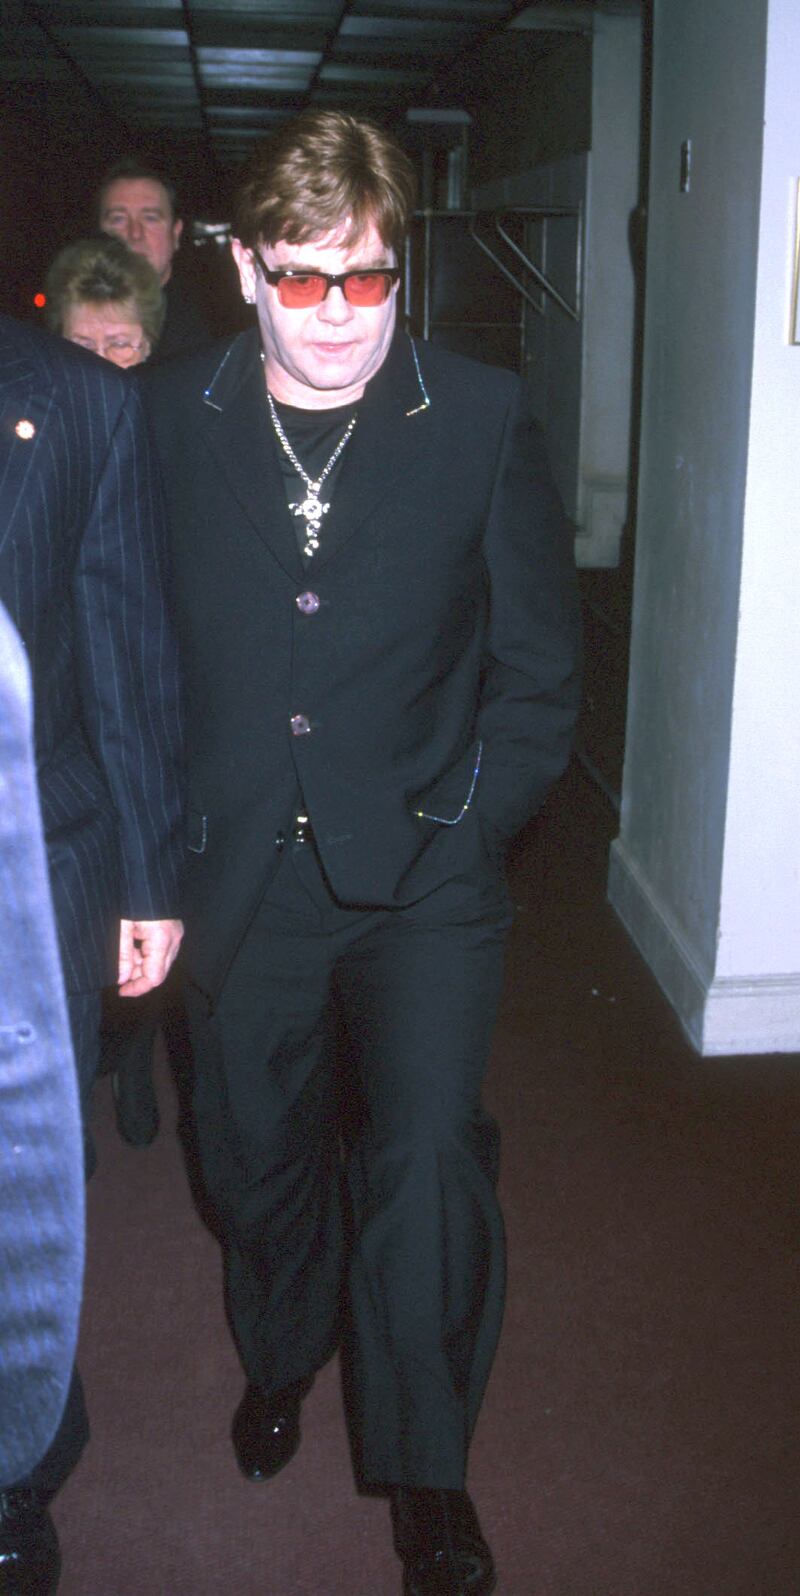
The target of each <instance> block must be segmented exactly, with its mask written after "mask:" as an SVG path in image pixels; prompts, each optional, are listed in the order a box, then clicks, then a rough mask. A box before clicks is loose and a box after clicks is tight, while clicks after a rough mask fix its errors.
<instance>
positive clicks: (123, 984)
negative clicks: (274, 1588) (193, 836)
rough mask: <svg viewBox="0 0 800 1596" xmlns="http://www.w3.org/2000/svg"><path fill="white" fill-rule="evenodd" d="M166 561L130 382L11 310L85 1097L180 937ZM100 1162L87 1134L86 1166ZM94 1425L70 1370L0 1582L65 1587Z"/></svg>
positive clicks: (13, 408) (50, 830)
mask: <svg viewBox="0 0 800 1596" xmlns="http://www.w3.org/2000/svg"><path fill="white" fill-rule="evenodd" d="M163 563H164V549H163V509H162V502H161V497H160V494H159V491H158V483H157V481H156V480H155V478H154V474H153V469H152V460H151V455H150V451H149V443H148V437H147V432H146V428H145V426H144V420H143V417H142V414H141V406H140V402H139V396H138V392H137V390H136V388H135V387H134V385H133V384H132V383H131V381H130V379H129V378H128V377H127V376H126V374H125V373H124V372H120V371H118V370H117V369H116V368H115V367H114V366H113V365H112V364H111V363H109V362H108V361H101V360H98V359H96V357H95V356H94V355H90V354H87V353H85V352H84V351H83V350H80V349H78V348H76V347H75V346H74V345H73V344H70V343H68V342H67V341H66V340H63V339H60V338H53V337H51V336H50V335H49V334H47V333H43V332H41V331H40V330H39V329H38V328H33V327H27V326H22V325H20V324H18V323H15V322H13V321H10V320H9V319H8V318H7V317H0V599H2V601H3V602H4V603H5V605H6V607H7V609H8V611H9V613H10V615H11V617H12V619H13V621H14V623H15V625H16V627H17V630H18V632H19V634H20V636H21V638H22V640H23V642H24V644H25V647H26V649H27V654H28V660H29V664H30V671H31V679H32V685H33V700H34V717H35V719H34V726H35V748H36V772H37V782H38V791H39V801H40V804H41V811H42V822H43V827H44V836H45V846H46V850H47V858H48V865H49V872H50V885H51V890H52V895H53V906H54V911H55V918H56V925H57V927H58V933H59V945H60V954H61V962H62V968H63V972H64V979H65V986H66V991H67V1005H68V1010H69V1018H70V1025H71V1031H72V1041H73V1047H74V1052H75V1060H76V1064H77V1068H78V1080H79V1085H80V1091H81V1096H82V1099H83V1103H84V1107H85V1105H86V1102H87V1100H88V1095H89V1092H90V1089H91V1085H92V1081H93V1078H94V1074H95V1071H96V1067H97V1053H98V1042H99V1020H100V992H101V989H102V988H103V987H104V986H106V985H108V984H110V983H116V984H117V986H118V988H119V991H120V992H121V993H122V994H124V995H125V996H126V997H136V996H138V995H140V994H142V993H144V992H148V991H151V990H152V989H153V988H154V987H156V986H158V985H159V984H160V983H161V981H163V980H164V978H165V976H166V974H167V972H168V970H169V968H170V966H171V964H172V962H173V960H174V958H175V955H176V953H177V950H178V946H179V943H180V938H181V934H182V926H181V923H180V921H179V920H177V919H176V918H175V915H176V912H177V893H178V885H177V877H178V868H179V863H180V848H181V832H180V825H181V791H180V775H179V772H180V768H181V767H180V761H181V747H180V713H179V697H178V687H177V666H176V659H175V651H174V643H173V639H172V635H171V632H170V627H169V624H168V622H167V617H166V612H165V601H164V588H163V575H164V572H163ZM92 1156H93V1155H92V1152H91V1146H90V1141H89V1139H88V1136H87V1159H88V1165H89V1168H91V1163H92ZM87 1436H88V1425H87V1420H86V1412H85V1406H84V1402H83V1395H82V1391H81V1387H80V1381H79V1379H78V1377H77V1375H75V1377H74V1378H73V1381H72V1385H71V1388H70V1393H69V1396H68V1398H67V1404H66V1409H65V1413H64V1418H63V1420H62V1423H61V1425H60V1426H59V1429H58V1432H57V1433H56V1436H55V1439H54V1440H53V1442H52V1444H51V1446H50V1447H49V1449H48V1451H47V1452H46V1453H45V1455H44V1457H43V1458H42V1459H41V1461H40V1462H39V1463H38V1464H37V1465H36V1467H35V1468H34V1469H32V1470H31V1471H29V1473H28V1474H27V1475H26V1476H25V1477H24V1478H22V1479H20V1480H18V1481H16V1482H14V1484H15V1488H14V1489H12V1490H10V1491H7V1492H5V1493H4V1494H3V1498H2V1504H0V1590H3V1591H4V1592H5V1591H6V1590H8V1591H13V1592H14V1593H15V1596H16V1592H17V1591H27V1590H36V1591H37V1592H38V1591H40V1590H45V1591H47V1590H50V1589H54V1588H55V1585H54V1584H53V1583H50V1584H48V1583H43V1582H42V1580H41V1578H40V1572H41V1570H40V1564H41V1553H42V1545H43V1543H44V1542H45V1540H47V1541H48V1543H49V1544H52V1542H54V1533H53V1530H52V1524H51V1523H50V1520H49V1517H48V1515H47V1512H46V1504H47V1502H48V1500H49V1499H50V1498H51V1497H52V1496H53V1495H54V1494H55V1492H56V1491H57V1490H58V1489H59V1487H60V1486H61V1484H62V1483H63V1481H64V1480H65V1479H66V1477H67V1475H68V1474H69V1472H70V1471H71V1469H72V1468H73V1467H74V1465H75V1463H76V1462H77V1460H78V1458H79V1456H80V1453H81V1451H82V1448H83V1446H84V1444H85V1442H86V1439H87ZM51 1565H52V1566H51V1574H52V1579H53V1580H56V1579H57V1567H56V1566H55V1564H53V1560H52V1558H51ZM32 1568H35V1570H36V1573H35V1577H34V1575H32V1574H31V1569H32ZM3 1580H5V1584H3V1583H2V1581H3Z"/></svg>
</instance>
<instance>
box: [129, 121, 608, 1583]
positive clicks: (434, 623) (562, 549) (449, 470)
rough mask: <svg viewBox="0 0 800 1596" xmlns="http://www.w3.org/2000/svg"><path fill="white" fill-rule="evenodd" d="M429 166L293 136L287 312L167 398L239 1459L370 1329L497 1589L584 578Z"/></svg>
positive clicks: (420, 1486)
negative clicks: (494, 1052) (511, 1294)
mask: <svg viewBox="0 0 800 1596" xmlns="http://www.w3.org/2000/svg"><path fill="white" fill-rule="evenodd" d="M413 195H414V173H413V169H412V168H411V166H410V164H409V162H408V160H407V158H406V157H405V155H404V154H403V153H402V151H401V150H400V149H399V148H398V147H397V145H395V144H394V143H393V141H392V140H391V139H389V138H388V137H387V136H386V135H385V134H384V133H383V132H382V131H380V130H379V129H378V128H376V127H373V126H372V125H371V124H369V123H365V122H361V121H357V120H355V119H354V118H352V117H350V116H345V115H342V114H340V113H337V112H328V111H315V112H307V113H305V114H304V115H303V116H301V117H300V118H299V119H297V120H296V121H294V122H291V123H289V124H287V125H286V126H285V127H283V128H281V129H279V130H278V132H277V134H276V135H275V136H274V137H273V138H272V139H271V140H270V141H269V142H268V143H267V144H266V145H265V146H264V147H263V148H262V149H261V150H260V151H259V152H258V154H257V155H256V157H255V160H254V162H253V164H252V165H251V167H250V170H249V172H248V174H247V176H246V178H245V181H244V183H243V185H242V188H241V190H240V195H239V201H238V205H237V209H236V214H235V218H234V231H235V241H234V246H233V248H234V255H235V259H236V262H237V266H238V270H239V276H240V280H241V286H242V292H243V294H244V297H245V299H246V300H247V301H249V302H251V303H255V306H256V311H257V316H258V328H257V329H254V330H253V331H252V332H244V333H242V334H240V335H239V337H238V338H236V339H235V340H234V341H233V342H232V343H229V344H227V345H226V346H225V347H223V348H222V349H219V350H217V351H214V352H208V353H207V354H204V355H203V356H202V357H193V358H191V359H189V360H187V361H181V362H178V363H177V364H173V365H172V367H171V368H170V367H167V366H165V367H163V368H162V369H161V370H160V371H159V372H156V373H154V375H153V378H152V379H151V382H150V384H149V385H148V396H149V399H150V402H151V403H152V407H153V414H154V418H155V424H156V434H157V441H158V445H159V450H160V454H161V460H162V467H163V474H164V481H165V486H166V493H167V502H168V513H169V516H170V520H171V533H172V542H173V549H174V576H175V598H176V610H177V623H178V631H179V645H180V647H181V648H182V666H183V672H184V680H185V686H186V694H187V711H188V721H189V723H188V784H189V793H188V799H189V810H188V831H187V844H188V848H189V859H190V861H191V863H190V870H189V879H188V885H187V896H186V900H185V906H186V916H185V917H186V922H187V933H186V946H185V953H186V958H185V967H186V974H187V978H188V979H187V990H186V1001H187V1007H188V1010H189V1016H190V1023H191V1029H192V1037H193V1044H194V1052H195V1063H196V1090H195V1111H196V1119H197V1130H198V1140H199V1148H200V1155H201V1161H202V1164H203V1168H204V1172H205V1178H206V1182H207V1186H208V1189H209V1191H210V1194H211V1197H212V1199H213V1201H214V1203H215V1205H216V1209H217V1213H218V1217H219V1221H220V1226H221V1233H222V1236H223V1241H224V1247H225V1260H226V1271H227V1300H228V1306H229V1311H230V1315H231V1321H232V1325H233V1331H234V1335H235V1338H236V1342H237V1346H238V1350H239V1354H240V1357H241V1360H242V1364H243V1367H244V1371H245V1375H246V1381H247V1384H246V1388H245V1392H244V1396H243V1398H242V1401H241V1403H240V1406H239V1408H238V1410H237V1412H236V1414H235V1416H234V1421H233V1442H234V1448H235V1452H236V1456H237V1459H238V1462H239V1466H240V1468H241V1469H242V1471H243V1473H244V1474H245V1475H246V1476H247V1477H248V1478H250V1479H254V1480H263V1479H268V1478H270V1477H271V1476H273V1475H274V1474H276V1473H277V1472H278V1470H279V1469H281V1468H282V1467H283V1466H284V1465H285V1464H286V1463H288V1461H289V1459H290V1458H291V1457H292V1455H293V1453H294V1451H295V1450H296V1448H297V1446H298V1443H299V1439H300V1409H301V1404H302V1401H303V1398H304V1396H305V1395H306V1393H307V1392H308V1390H309V1388H310V1386H311V1383H312V1381H313V1378H314V1375H315V1372H316V1371H317V1370H318V1369H319V1368H320V1367H321V1366H322V1365H323V1364H324V1363H325V1361H326V1360H327V1359H328V1358H329V1357H330V1355H331V1353H332V1352H333V1350H334V1349H335V1347H336V1346H337V1345H338V1344H340V1343H341V1344H342V1346H343V1350H344V1352H345V1354H346V1358H347V1363H348V1374H349V1380H348V1389H349V1393H350V1398H351V1401H350V1408H351V1413H350V1417H351V1421H352V1424H351V1429H352V1434H353V1438H354V1442H355V1447H356V1454H357V1467H358V1473H359V1477H360V1479H361V1480H362V1481H363V1482H364V1483H365V1484H366V1485H368V1486H370V1487H372V1488H376V1487H377V1488H382V1489H383V1490H385V1491H387V1492H388V1494H389V1498H390V1503H391V1512H392V1520H393V1530H394V1540H395V1546H396V1549H397V1552H398V1554H399V1556H400V1559H401V1561H402V1565H403V1591H404V1596H488V1593H489V1592H490V1591H493V1590H494V1588H495V1584H496V1576H495V1572H494V1565H493V1560H492V1555H491V1552H490V1550H489V1547H488V1545H487V1543H486V1541H485V1539H484V1537H483V1534H482V1532H481V1529H480V1525H479V1523H478V1518H477V1515H476V1513H475V1509H474V1507H473V1505H472V1502H471V1500H470V1498H469V1496H468V1495H467V1493H466V1490H465V1474H466V1466H467V1450H468V1445H469V1440H470V1437H471V1434H472V1431H473V1427H474V1424H475V1421H476V1418H477V1415H478V1410H479V1407H480V1404H481V1399H482V1396H483V1392H484V1389H485V1386H486V1381H487V1379H488V1376H489V1371H490V1368H491V1365H492V1360H493V1357H494V1352H495V1347H496V1344H497V1338H498V1334H499V1329H500V1321H501V1315H502V1304H503V1295H504V1270H505V1262H504V1244H503V1225H502V1219H501V1215H500V1210H499V1207H498V1203H497V1197H496V1190H495V1187H496V1179H497V1151H498V1137H497V1130H496V1127H495V1125H494V1123H493V1121H492V1120H491V1119H490V1117H489V1116H488V1114H487V1113H486V1112H485V1110H484V1109H483V1107H482V1104H481V1085H482V1081H483V1076H484V1073H485V1069H486V1064H487V1059H488V1054H489V1046H490V1041H491V1035H492V1029H493V1025H494V1019H495V1014H496V1010H497V1004H498V1001H499V996H500V989H501V983H502V971H503V956H504V944H505V938H506V933H507V930H508V926H509V922H510V905H509V901H508V894H507V891H506V886H505V880H504V869H503V846H504V843H505V841H506V839H507V838H509V837H510V836H511V835H512V833H513V832H515V831H516V830H517V828H518V827H519V826H521V825H522V824H523V822H525V821H526V820H527V819H528V818H529V817H530V816H531V815H532V814H533V813H534V811H535V810H536V808H537V807H538V805H539V804H540V802H541V800H542V797H543V795H544V793H545V791H546V790H547V788H548V787H549V785H550V783H551V782H552V781H553V780H554V779H555V777H556V776H557V775H558V774H559V772H560V771H561V769H562V768H563V766H564V764H565V761H566V759H567V756H568V752H569V747H570V741H571V733H572V726H573V722H574V717H575V713H576V708H577V701H578V688H577V669H576V656H577V605H576V599H575V581H574V571H573V569H572V565H573V562H572V553H571V547H570V539H569V535H568V531H567V528H566V527H565V524H564V519H563V514H562V511H561V508H560V505H559V502H558V499H557V495H556V493H555V491H554V489H553V486H552V482H551V479H550V475H549V472H548V469H547V463H546V460H545V457H544V450H543V446H542V442H541V438H540V435H539V432H538V429H537V428H536V426H535V424H534V422H533V421H532V419H531V416H530V411H529V404H528V400H527V396H526V391H525V388H524V386H523V384H522V383H521V382H520V381H519V379H518V378H516V377H514V376H513V375H512V374H511V373H509V372H507V371H497V370H492V369H490V368H489V367H487V366H481V365H478V364H476V363H475V362H472V361H468V360H464V359H461V358H460V357H457V356H454V355H451V354H447V353H445V352H443V351H442V350H440V349H436V348H433V347H432V346H431V345H429V344H425V343H417V342H416V341H415V340H412V339H410V338H408V337H407V336H406V334H405V333H404V332H402V331H401V330H400V329H399V328H398V327H397V325H396V319H397V318H396V307H397V294H398V279H399V276H400V272H399V266H398V262H399V261H400V259H401V258H402V250H403V242H404V238H405V234H406V230H407V226H408V222H409V218H410V214H411V209H412V204H413ZM340 1025H341V1026H343V1028H344V1051H345V1055H346V1059H347V1067H348V1070H349V1076H348V1090H349V1092H350V1094H351V1102H352V1104H353V1105H354V1106H355V1112H354V1114H353V1115H352V1123H348V1133H349V1134H348V1136H347V1138H346V1146H345V1154H344V1159H342V1151H341V1149H342V1135H341V1133H342V1125H341V1122H340V1120H339V1117H338V1096H337V1076H336V1068H335V1059H336V1056H337V1055H336V1049H335V1046H334V1043H335V1042H336V1041H338V1040H339V1032H338V1027H339V1026H340ZM339 1057H341V1054H339ZM350 1118H351V1117H350V1116H348V1119H349V1120H350ZM343 1188H344V1189H345V1190H346V1198H344V1201H343V1195H344V1193H343ZM345 1204H346V1207H347V1217H345V1214H344V1208H345ZM345 1235H348V1236H349V1238H350V1241H349V1246H346V1245H345V1243H344V1239H343V1238H344V1236H345Z"/></svg>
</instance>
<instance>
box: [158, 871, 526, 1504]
mask: <svg viewBox="0 0 800 1596" xmlns="http://www.w3.org/2000/svg"><path fill="white" fill-rule="evenodd" d="M484 864H485V869H484V870H483V873H482V874H481V877H480V879H479V880H472V881H465V880H463V879H461V880H458V881H454V882H451V883H449V884H448V885H447V886H445V887H443V888H441V889H440V890H439V891H438V892H436V893H433V894H432V895H431V896H430V897H429V898H427V899H426V900H424V902H422V903H420V904H418V905H416V906H414V907H413V908H408V909H398V910H378V911H374V910H361V909H358V908H351V907H344V906H342V905H341V904H339V903H337V902H336V901H335V900H334V898H333V896H332V894H331V893H330V891H329V889H328V887H327V884H326V882H325V880H324V877H323V874H322V871H321V867H320V865H319V862H318V860H317V857H316V854H315V852H314V850H313V846H312V845H311V844H310V843H308V842H306V843H301V844H294V845H290V847H289V848H288V849H287V851H286V853H285V854H284V856H283V859H282V861H281V865H280V868H279V871H278V874H277V877H276V879H275V881H274V882H273V884H272V886H271V888H270V889H269V891H268V893H267V895H266V897H265V900H264V902H263V903H262V905H261V908H260V910H259V912H258V914H257V916H256V918H255V921H254V923H253V924H252V926H251V928H250V930H249V932H248V934H247V937H246V940H245V942H244V944H243V946H242V948H241V949H240V951H239V953H238V955H237V958H236V960H235V963H234V965H233V967H232V969H231V972H230V975H229V977H228V979H227V981H226V984H225V987H224V990H223V993H222V996H221V999H220V1001H219V1003H218V1006H217V1008H216V1010H215V1011H214V1013H213V1015H212V1016H210V1017H209V1015H208V1010H207V1005H206V1004H205V1002H204V1000H203V999H202V997H201V995H200V994H199V993H197V992H196V991H194V989H192V988H191V986H189V987H188V989H187V994H186V995H187V1008H188V1011H189V1018H190V1025H191V1029H192V1032H193V1044H194V1051H195V1066H196V1082H195V1091H196V1097H195V1107H196V1122H197V1133H198V1145H199V1150H200V1156H201V1162H202V1166H203V1171H204V1176H205V1180H206V1183H207V1187H208V1191H209V1195H210V1196H211V1198H212V1201H213V1203H214V1205H215V1208H216V1211H217V1214H218V1216H219V1221H220V1225H221V1231H222V1236H223V1244H224V1249H225V1256H226V1284H227V1295H228V1308H229V1315H230V1319H231V1324H232V1329H233V1334H234V1337H235V1340H236V1343H237V1346H238V1350H239V1354H240V1357H241V1360H242V1364H243V1366H244V1369H245V1372H246V1374H247V1376H248V1378H249V1379H251V1380H254V1381H257V1382H259V1383H261V1384H262V1385H264V1386H266V1387H268V1388H271V1389H277V1388H280V1387H281V1386H283V1385H286V1384H289V1383H291V1382H294V1381H295V1380H299V1379H302V1378H304V1377H306V1376H308V1375H310V1374H313V1373H314V1371H315V1370H316V1369H318V1368H319V1367H320V1366H321V1365H322V1364H323V1363H324V1362H325V1361H326V1359H327V1358H328V1357H329V1356H330V1354H331V1352H332V1351H333V1349H334V1348H335V1346H336V1345H337V1343H338V1342H339V1341H340V1340H342V1341H343V1345H344V1348H345V1351H346V1353H347V1355H348V1358H347V1361H348V1366H349V1380H348V1385H349V1390H350V1393H351V1403H350V1404H349V1405H350V1407H351V1413H350V1417H351V1431H352V1434H353V1440H354V1445H355V1452H356V1467H357V1472H358V1474H359V1477H360V1479H361V1480H362V1482H363V1483H365V1484H368V1485H374V1486H386V1485H392V1484H406V1485H417V1486H424V1485H428V1486H435V1487H442V1488H452V1489H459V1488H460V1487H461V1486H462V1485H463V1482H464V1475H465V1469H466V1456H467V1447H468V1444H469V1439H470V1436H471V1433H472V1429H473V1427H474V1424H475V1420H476V1417H477V1413H478V1409H479V1406H480V1402H481V1398H482V1395H483V1392H484V1388H485V1385H486V1381H487V1379H488V1375H489V1371H490V1368H491V1364H492V1359H493V1356H494V1352H495V1348H496V1344H497V1339H498V1335H499V1330H500V1322H501V1317H502V1306H503V1295H504V1281H505V1255H504V1237H503V1226H502V1219H501V1215H500V1211H499V1206H498V1203H497V1198H496V1194H495V1186H496V1179H497V1155H498V1136H497V1129H496V1126H495V1125H494V1122H493V1121H492V1120H491V1119H490V1118H489V1116H488V1115H487V1114H486V1113H485V1112H484V1110H483V1108H482V1105H481V1086H482V1081H483V1077H484V1073H485V1068H486V1062H487V1058H488V1054H489V1048H490V1042H491V1036H492V1030H493V1026H494V1021H495V1015H496V1010H497V1004H498V1000H499V996H500V990H501V983H502V969H503V954H504V944H505V938H506V933H507V930H508V925H509V921H510V913H509V905H508V899H507V894H506V890H505V884H504V881H503V878H502V870H501V867H500V866H499V864H498V863H497V862H496V861H495V862H494V863H493V862H492V861H491V860H490V859H489V857H488V854H487V855H485V859H484ZM342 1066H344V1069H342ZM343 1105H344V1108H345V1110H346V1112H345V1113H344V1115H343V1114H342V1112H341V1110H342V1107H343Z"/></svg>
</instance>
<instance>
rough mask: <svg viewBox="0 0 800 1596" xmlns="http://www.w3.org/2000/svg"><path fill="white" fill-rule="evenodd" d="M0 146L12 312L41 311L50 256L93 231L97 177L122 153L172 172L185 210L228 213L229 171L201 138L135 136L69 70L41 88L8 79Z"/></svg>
mask: <svg viewBox="0 0 800 1596" xmlns="http://www.w3.org/2000/svg"><path fill="white" fill-rule="evenodd" d="M0 151H2V164H1V166H0V171H1V172H2V176H1V177H0V308H2V309H3V310H5V311H7V312H9V313H10V314H11V315H16V316H21V315H24V316H29V315H35V314H36V313H35V311H34V310H33V305H32V301H33V295H34V293H35V292H36V291H37V289H39V288H40V287H41V284H42V279H43V276H44V272H45V269H46V267H47V265H48V264H49V262H50V260H51V259H52V257H53V255H54V254H55V252H56V250H58V249H59V248H60V247H61V246H62V244H65V243H67V242H69V241H70V240H71V239H74V238H79V237H81V236H82V235H83V234H85V233H87V232H91V231H92V229H93V226H94V215H93V203H92V202H93V197H94V194H95V192H96V189H97V186H98V183H99V181H100V179H101V177H102V175H103V173H104V172H105V170H106V169H107V167H108V166H110V165H111V164H112V163H113V162H114V161H115V160H118V159H119V158H120V157H121V156H124V155H131V154H133V155H136V156H138V157H140V158H142V159H143V160H145V161H146V162H147V163H148V164H152V165H153V166H155V167H156V168H158V169H163V170H164V171H165V172H167V173H168V175H169V176H170V177H171V178H172V179H173V181H174V182H175V184H176V186H177V189H178V193H179V196H180V200H181V206H182V209H183V211H184V214H188V215H189V216H191V214H192V213H197V212H202V214H203V215H204V216H205V217H208V218H216V217H220V218H223V217H225V216H226V215H227V214H228V207H229V203H230V192H229V186H230V184H229V180H228V181H226V180H225V179H223V178H221V177H219V176H218V175H217V174H216V173H215V172H214V171H213V169H211V168H210V167H209V162H208V159H207V153H206V151H205V149H204V147H203V146H202V144H201V142H200V140H199V139H197V140H195V139H192V140H183V141H181V140H178V139H175V138H174V137H172V136H170V137H169V138H166V137H162V138H161V139H157V140H155V141H154V142H148V141H147V140H143V139H142V136H141V133H140V134H139V135H138V137H136V136H135V135H134V134H133V133H132V131H131V130H130V129H129V128H128V127H126V126H125V124H124V123H122V122H118V121H116V120H114V119H113V118H111V117H109V115H108V112H107V110H106V108H105V107H104V106H103V105H102V104H101V103H100V102H99V101H98V100H96V99H95V98H94V97H93V96H92V95H90V94H89V93H87V92H86V91H85V90H84V89H82V87H81V85H80V83H79V82H76V81H75V80H73V79H67V80H66V81H64V82H62V83H58V84H56V85H48V86H47V87H46V88H45V89H38V88H37V89H36V90H35V91H33V90H32V88H31V86H30V85H28V84H25V85H22V86H14V85H5V86H4V92H3V97H2V105H0ZM179 259H180V257H179Z"/></svg>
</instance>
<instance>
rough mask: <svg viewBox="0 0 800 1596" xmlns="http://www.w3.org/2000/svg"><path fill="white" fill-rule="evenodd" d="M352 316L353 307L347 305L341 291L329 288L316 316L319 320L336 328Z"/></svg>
mask: <svg viewBox="0 0 800 1596" xmlns="http://www.w3.org/2000/svg"><path fill="white" fill-rule="evenodd" d="M352 314H353V307H352V305H349V304H348V302H347V300H346V299H345V297H344V294H343V292H342V289H341V288H340V287H338V286H336V287H334V288H329V289H328V292H327V294H326V295H325V298H324V299H323V301H322V304H321V305H320V307H319V311H318V315H319V316H320V318H321V320H322V321H329V322H332V323H333V324H334V325H336V326H338V325H339V324H340V323H342V322H345V321H349V320H350V318H351V316H352Z"/></svg>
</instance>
